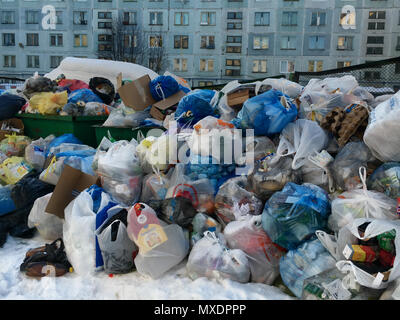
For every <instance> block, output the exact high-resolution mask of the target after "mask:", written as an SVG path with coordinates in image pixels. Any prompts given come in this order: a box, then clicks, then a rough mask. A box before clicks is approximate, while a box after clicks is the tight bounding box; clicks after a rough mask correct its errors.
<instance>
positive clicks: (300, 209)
mask: <svg viewBox="0 0 400 320" xmlns="http://www.w3.org/2000/svg"><path fill="white" fill-rule="evenodd" d="M329 214H330V203H329V199H328V194H327V193H326V191H324V190H323V189H321V188H320V187H317V186H315V185H312V184H308V183H304V184H302V185H297V184H295V183H292V182H289V183H287V184H286V186H285V187H284V188H283V190H282V191H280V192H276V193H274V194H273V195H272V197H271V198H270V199H269V200H268V201H267V203H266V204H265V207H264V211H263V213H262V225H263V228H264V230H265V232H266V233H267V234H268V235H269V236H270V238H271V240H272V241H273V242H275V243H276V244H278V245H280V246H281V247H283V248H285V249H289V250H290V249H294V248H296V247H297V246H299V245H300V244H301V243H303V242H304V241H307V240H308V239H309V238H310V237H312V236H314V232H315V231H317V230H319V229H322V230H323V229H325V228H326V225H327V221H328V216H329Z"/></svg>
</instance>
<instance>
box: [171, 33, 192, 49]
mask: <svg viewBox="0 0 400 320" xmlns="http://www.w3.org/2000/svg"><path fill="white" fill-rule="evenodd" d="M174 48H175V49H187V48H189V36H174Z"/></svg>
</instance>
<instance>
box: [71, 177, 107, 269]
mask: <svg viewBox="0 0 400 320" xmlns="http://www.w3.org/2000/svg"><path fill="white" fill-rule="evenodd" d="M110 202H111V197H110V196H109V195H108V194H107V193H106V192H105V191H104V189H102V188H100V187H98V186H97V185H93V186H91V187H90V188H88V189H86V190H84V191H82V192H81V193H80V194H79V195H78V196H77V197H76V198H75V199H74V200H73V201H72V202H70V204H69V205H68V206H67V207H66V208H65V210H64V220H65V222H64V225H63V240H64V245H65V252H66V254H67V257H68V261H69V262H70V263H71V265H72V266H73V268H74V271H75V272H76V273H77V274H78V275H82V276H84V275H88V274H93V273H94V272H95V270H96V240H95V232H96V214H97V213H99V212H100V211H101V210H103V209H104V208H105V207H106V206H107V205H108V204H109V203H110Z"/></svg>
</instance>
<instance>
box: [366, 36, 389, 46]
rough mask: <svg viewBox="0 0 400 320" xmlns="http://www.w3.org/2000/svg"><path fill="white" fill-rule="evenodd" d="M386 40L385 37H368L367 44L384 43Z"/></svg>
mask: <svg viewBox="0 0 400 320" xmlns="http://www.w3.org/2000/svg"><path fill="white" fill-rule="evenodd" d="M384 41H385V38H384V37H368V38H367V44H383V43H384Z"/></svg>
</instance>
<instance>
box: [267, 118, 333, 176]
mask: <svg viewBox="0 0 400 320" xmlns="http://www.w3.org/2000/svg"><path fill="white" fill-rule="evenodd" d="M327 144H328V136H327V135H326V133H325V132H324V130H323V129H322V128H321V127H320V126H319V125H318V124H317V123H316V122H314V121H310V120H304V119H298V120H296V121H295V122H293V123H289V124H288V125H287V126H286V127H285V129H283V131H282V133H281V135H280V141H279V145H278V148H277V151H276V156H275V157H274V158H273V160H272V161H273V162H275V161H278V160H279V159H280V158H281V157H283V156H288V155H294V156H293V163H292V168H293V170H297V169H299V168H301V167H302V166H303V165H304V164H305V163H306V162H307V160H308V156H309V155H311V154H313V153H314V152H315V151H317V152H319V151H321V150H322V149H324V148H325V147H326V146H327Z"/></svg>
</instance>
